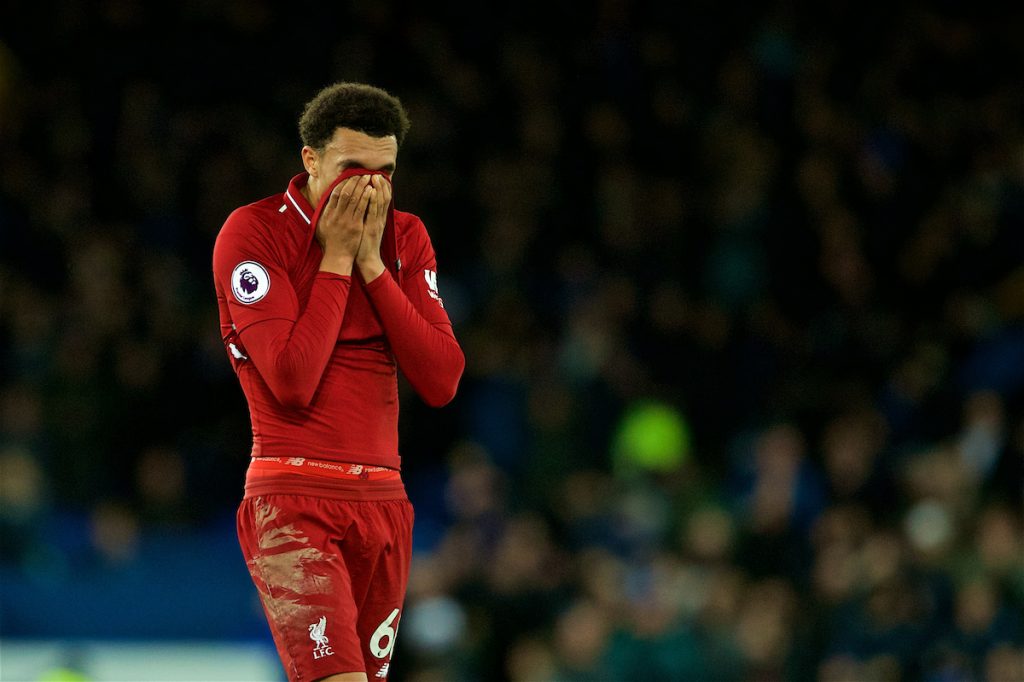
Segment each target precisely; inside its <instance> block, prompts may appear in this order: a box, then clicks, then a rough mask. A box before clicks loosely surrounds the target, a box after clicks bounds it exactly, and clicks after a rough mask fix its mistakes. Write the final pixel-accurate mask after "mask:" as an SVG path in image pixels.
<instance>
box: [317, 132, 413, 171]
mask: <svg viewBox="0 0 1024 682" xmlns="http://www.w3.org/2000/svg"><path fill="white" fill-rule="evenodd" d="M324 155H325V156H326V157H328V159H330V160H338V161H342V162H344V161H352V160H358V161H362V162H364V163H366V164H368V165H374V166H387V165H389V164H390V165H394V163H395V160H396V158H397V157H398V140H397V139H396V138H395V136H394V135H387V136H385V137H373V136H372V135H367V134H366V133H364V132H361V131H358V130H352V129H350V128H336V129H335V130H334V136H333V137H331V140H330V142H328V143H327V145H326V147H324Z"/></svg>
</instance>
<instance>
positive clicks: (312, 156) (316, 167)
mask: <svg viewBox="0 0 1024 682" xmlns="http://www.w3.org/2000/svg"><path fill="white" fill-rule="evenodd" d="M302 165H303V166H305V168H306V172H307V173H309V176H310V177H311V178H315V177H317V175H318V174H319V172H320V155H319V154H317V152H316V150H315V149H313V148H312V147H310V146H309V145H308V144H307V145H305V146H304V147H303V148H302Z"/></svg>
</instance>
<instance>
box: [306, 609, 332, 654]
mask: <svg viewBox="0 0 1024 682" xmlns="http://www.w3.org/2000/svg"><path fill="white" fill-rule="evenodd" d="M326 629H327V616H320V620H319V621H317V622H316V623H313V624H312V625H310V626H309V638H310V639H311V640H313V641H314V642H316V646H314V647H313V658H314V659H317V658H323V657H324V656H333V655H334V652H333V651H331V647H330V645H329V644H328V643H327V641H328V640H327V635H325V634H324V630H326Z"/></svg>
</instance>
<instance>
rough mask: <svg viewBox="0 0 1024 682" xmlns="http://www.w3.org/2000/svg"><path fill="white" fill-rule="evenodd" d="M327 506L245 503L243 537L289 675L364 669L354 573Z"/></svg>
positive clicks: (297, 499)
mask: <svg viewBox="0 0 1024 682" xmlns="http://www.w3.org/2000/svg"><path fill="white" fill-rule="evenodd" d="M339 521H340V519H339V517H338V515H337V514H335V513H334V510H333V509H326V508H324V501H323V500H319V499H317V498H306V497H303V496H291V495H268V496H264V497H259V498H254V499H252V500H245V501H243V505H242V506H241V507H240V509H239V540H240V542H241V544H242V549H243V553H244V554H245V557H246V563H247V565H248V568H249V573H250V575H251V576H252V579H253V583H254V584H255V585H256V588H257V590H258V592H259V595H260V599H261V601H262V602H263V606H264V610H265V611H266V614H267V619H268V620H269V621H270V625H271V631H272V633H273V635H274V639H275V643H276V644H277V647H278V650H279V651H280V653H281V658H282V662H283V663H285V668H286V670H287V672H288V674H289V678H293V677H295V678H298V679H304V680H313V679H322V678H325V677H327V676H329V675H333V674H337V673H342V672H345V673H349V672H363V669H364V658H365V657H364V655H363V648H364V647H363V646H362V644H361V642H360V640H359V636H358V634H357V632H356V627H355V625H356V622H357V618H358V612H357V609H356V602H355V599H354V598H353V595H352V583H351V576H350V574H349V570H348V567H347V565H346V562H345V561H344V560H343V558H342V557H341V556H340V555H339V554H338V552H337V543H336V539H337V536H338V529H337V528H336V525H337V523H338V522H339Z"/></svg>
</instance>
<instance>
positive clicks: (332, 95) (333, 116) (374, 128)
mask: <svg viewBox="0 0 1024 682" xmlns="http://www.w3.org/2000/svg"><path fill="white" fill-rule="evenodd" d="M338 128H349V129H351V130H358V131H359V132H361V133H366V134H367V135H370V136H372V137H385V136H387V135H394V136H395V137H396V138H397V139H398V146H399V147H401V146H402V141H403V140H404V139H405V134H406V133H407V132H409V116H408V115H407V114H406V113H405V107H403V106H402V103H401V101H399V99H398V98H397V97H395V96H394V95H392V94H391V93H389V92H387V91H386V90H382V89H380V88H377V87H374V86H372V85H366V84H364V83H345V82H342V83H335V84H334V85H328V86H327V87H326V88H324V89H323V90H321V91H320V92H318V93H317V94H316V97H314V98H313V99H311V100H310V101H309V102H307V103H306V108H305V110H304V111H303V112H302V117H301V118H299V135H301V136H302V144H304V145H309V146H310V147H312V148H313V149H316V150H318V151H319V150H322V149H323V148H324V147H325V146H327V143H328V142H330V141H331V138H332V137H334V131H335V130H336V129H338Z"/></svg>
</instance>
